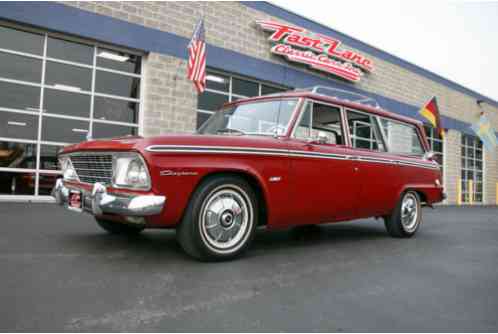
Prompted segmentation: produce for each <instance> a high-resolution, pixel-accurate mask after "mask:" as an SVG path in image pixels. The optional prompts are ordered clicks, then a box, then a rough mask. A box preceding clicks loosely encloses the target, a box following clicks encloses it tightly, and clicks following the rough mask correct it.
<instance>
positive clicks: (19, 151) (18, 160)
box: [0, 141, 36, 169]
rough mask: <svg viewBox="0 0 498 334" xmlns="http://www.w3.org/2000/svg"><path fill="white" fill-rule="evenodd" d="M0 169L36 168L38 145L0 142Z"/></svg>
mask: <svg viewBox="0 0 498 334" xmlns="http://www.w3.org/2000/svg"><path fill="white" fill-rule="evenodd" d="M0 167H4V168H27V169H35V168H36V144H25V143H16V142H8V141H0Z"/></svg>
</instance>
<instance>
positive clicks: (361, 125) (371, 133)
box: [347, 110, 386, 152]
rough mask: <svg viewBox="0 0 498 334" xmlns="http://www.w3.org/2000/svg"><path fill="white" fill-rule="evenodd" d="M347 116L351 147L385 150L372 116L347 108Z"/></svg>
mask: <svg viewBox="0 0 498 334" xmlns="http://www.w3.org/2000/svg"><path fill="white" fill-rule="evenodd" d="M347 118H348V125H349V133H350V135H351V142H352V145H353V147H355V148H365V149H369V150H375V151H383V152H384V151H385V150H386V149H385V147H384V144H383V142H382V140H381V138H380V133H379V129H378V127H377V124H376V122H375V118H374V117H373V116H370V115H368V114H363V113H359V112H355V111H351V110H348V111H347Z"/></svg>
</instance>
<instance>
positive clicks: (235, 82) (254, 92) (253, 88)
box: [232, 78, 259, 96]
mask: <svg viewBox="0 0 498 334" xmlns="http://www.w3.org/2000/svg"><path fill="white" fill-rule="evenodd" d="M232 93H233V94H237V95H243V96H258V95H259V85H258V84H257V83H256V82H252V81H247V80H242V79H238V78H232Z"/></svg>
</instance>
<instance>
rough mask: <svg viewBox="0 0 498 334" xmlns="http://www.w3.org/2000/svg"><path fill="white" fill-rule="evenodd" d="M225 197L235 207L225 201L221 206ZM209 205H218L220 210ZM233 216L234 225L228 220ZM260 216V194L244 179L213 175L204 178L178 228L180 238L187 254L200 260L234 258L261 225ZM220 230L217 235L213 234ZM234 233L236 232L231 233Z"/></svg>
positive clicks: (231, 220) (243, 250) (245, 246)
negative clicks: (220, 204)
mask: <svg viewBox="0 0 498 334" xmlns="http://www.w3.org/2000/svg"><path fill="white" fill-rule="evenodd" d="M224 196H225V197H224ZM230 196H232V197H230ZM221 198H225V199H227V200H228V201H232V202H233V203H235V204H233V203H232V202H229V203H232V206H231V207H230V209H227V208H225V203H224V202H223V201H222V200H221V201H222V202H223V207H221V208H220V207H219V206H218V207H217V206H216V205H217V204H218V203H217V201H218V202H219V201H220V199H221ZM208 208H210V209H211V208H213V210H214V209H215V208H218V212H215V211H212V210H208ZM237 208H238V209H237ZM239 209H240V210H239ZM234 211H236V212H234ZM225 216H226V220H227V221H225V218H224V217H225ZM230 216H231V219H230V222H231V225H229V224H230V223H229V222H228V218H229V217H230ZM258 217H259V215H258V200H257V197H256V194H255V193H254V190H253V189H252V187H251V186H250V185H249V184H248V183H247V182H246V181H245V180H244V179H243V178H240V177H237V176H232V175H226V176H223V175H220V176H215V177H211V178H208V179H206V180H205V181H203V182H202V183H201V184H200V185H199V186H198V187H197V189H196V191H195V192H194V194H193V195H192V198H191V199H190V202H189V204H188V206H187V209H186V211H185V214H184V217H183V219H182V222H181V223H180V225H179V226H178V228H177V231H176V235H177V240H178V242H179V243H180V245H181V246H182V248H183V249H184V250H185V252H186V253H187V254H189V255H190V256H192V257H194V258H196V259H198V260H201V261H224V260H231V259H234V258H236V257H238V256H240V255H242V254H243V253H244V252H245V251H246V250H247V249H248V247H249V245H250V243H251V241H252V239H253V237H254V234H255V229H256V227H257V225H258ZM224 224H226V225H227V226H225V225H224ZM218 233H219V236H218V237H217V238H216V237H213V235H214V234H218ZM231 234H235V235H232V236H231V237H230V236H228V235H231ZM225 235H227V237H226V238H225ZM213 239H217V240H213ZM223 239H228V240H226V241H225V240H223ZM239 239H240V240H239ZM218 240H221V242H218ZM223 243H224V244H223ZM231 243H233V245H231Z"/></svg>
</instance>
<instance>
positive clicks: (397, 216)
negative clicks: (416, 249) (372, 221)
mask: <svg viewBox="0 0 498 334" xmlns="http://www.w3.org/2000/svg"><path fill="white" fill-rule="evenodd" d="M410 199H411V200H413V201H414V208H415V210H416V212H415V215H416V217H414V218H412V219H411V220H408V222H405V223H403V220H402V219H403V214H405V215H406V216H407V217H410V215H411V211H410V210H409V209H408V208H403V203H404V201H405V203H406V201H408V200H410ZM403 210H404V212H403ZM421 223H422V205H421V204H420V196H419V195H418V194H417V192H415V191H411V190H409V191H406V192H404V193H403V194H402V195H401V198H400V199H399V202H398V204H397V205H396V208H395V209H394V211H393V212H392V214H391V215H390V216H386V217H384V225H385V226H386V230H387V233H389V235H391V236H392V237H394V238H410V237H412V236H414V235H415V233H416V232H417V230H418V228H419V227H420V224H421Z"/></svg>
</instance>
